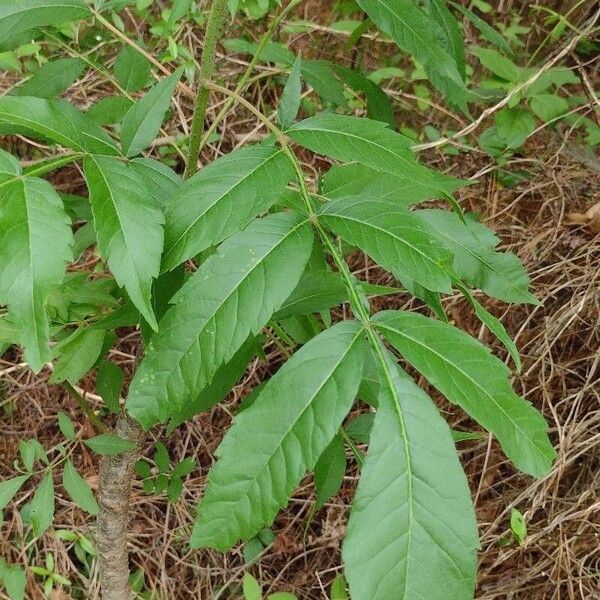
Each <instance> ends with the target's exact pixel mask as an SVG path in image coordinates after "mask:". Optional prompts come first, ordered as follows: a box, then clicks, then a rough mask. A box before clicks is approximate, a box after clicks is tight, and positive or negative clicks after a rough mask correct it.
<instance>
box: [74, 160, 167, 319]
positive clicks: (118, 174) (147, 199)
mask: <svg viewBox="0 0 600 600" xmlns="http://www.w3.org/2000/svg"><path fill="white" fill-rule="evenodd" d="M84 171H85V176H86V180H87V184H88V189H89V191H90V203H91V205H92V213H93V215H94V227H95V229H96V233H97V236H98V249H99V251H100V255H101V256H102V258H103V259H104V260H105V261H107V263H108V266H109V268H110V270H111V272H112V274H113V275H114V276H115V279H116V280H117V283H118V284H119V285H121V286H124V287H125V289H126V290H127V293H128V294H129V297H130V298H131V300H132V302H133V303H134V304H135V306H136V308H137V309H138V310H139V311H140V313H141V314H142V315H143V316H144V318H145V319H146V321H147V322H148V323H149V324H150V325H151V326H152V327H153V328H154V329H156V327H157V325H156V319H155V317H154V313H153V310H152V304H151V301H150V292H151V286H152V280H153V278H155V277H156V276H157V275H158V273H159V271H160V255H161V252H162V247H163V233H164V232H163V223H164V217H163V214H162V212H161V210H160V207H159V206H158V204H157V203H156V201H155V200H154V198H153V197H152V196H151V194H149V193H148V192H147V190H146V185H145V183H144V180H143V179H142V178H141V177H140V176H139V175H138V172H137V171H136V169H135V168H133V167H131V166H130V165H128V164H127V163H125V162H122V161H120V160H117V159H114V158H110V157H105V156H88V157H86V159H85V160H84Z"/></svg>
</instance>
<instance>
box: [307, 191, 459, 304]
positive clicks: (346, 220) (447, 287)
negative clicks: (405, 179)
mask: <svg viewBox="0 0 600 600" xmlns="http://www.w3.org/2000/svg"><path fill="white" fill-rule="evenodd" d="M319 219H320V220H321V222H322V223H324V224H325V225H326V226H327V227H328V228H329V229H331V230H332V231H334V232H335V233H336V234H337V235H339V236H340V237H341V238H342V239H343V240H345V241H346V242H348V243H350V244H353V245H356V246H358V247H359V248H361V249H362V250H364V251H365V252H366V253H367V254H368V255H369V256H370V257H371V258H373V259H374V260H375V261H377V262H378V263H379V264H380V265H381V266H382V267H383V268H384V269H387V270H388V271H391V272H392V273H393V274H394V275H395V276H396V277H397V278H398V279H402V278H403V277H408V278H410V279H412V280H414V281H416V282H417V283H420V284H421V285H422V286H424V287H425V288H427V289H429V290H433V291H439V292H445V293H450V292H451V291H452V285H451V277H450V274H449V270H448V267H449V266H450V264H451V259H452V257H451V255H450V253H449V252H445V251H443V250H440V249H439V245H438V244H437V243H436V239H435V237H434V235H433V232H432V230H431V229H430V228H429V227H428V226H424V225H425V224H424V223H423V222H422V221H420V220H419V219H418V218H417V217H415V216H414V215H413V213H410V212H409V211H407V210H405V209H403V208H402V207H398V205H397V203H395V202H393V201H389V200H379V201H377V200H364V199H363V198H362V197H361V196H358V197H354V198H352V197H349V198H342V199H340V200H335V201H333V202H330V203H328V204H325V205H324V206H323V208H322V209H321V211H320V214H319Z"/></svg>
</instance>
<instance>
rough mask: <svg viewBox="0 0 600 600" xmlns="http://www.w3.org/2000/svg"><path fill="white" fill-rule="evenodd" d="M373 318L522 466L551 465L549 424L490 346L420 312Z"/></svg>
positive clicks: (542, 468) (543, 468) (539, 470)
mask: <svg viewBox="0 0 600 600" xmlns="http://www.w3.org/2000/svg"><path fill="white" fill-rule="evenodd" d="M373 322H374V324H375V326H376V327H377V328H378V329H379V330H380V331H381V332H382V333H383V334H384V335H385V337H386V338H387V340H388V341H389V342H390V343H391V344H392V345H393V346H394V348H396V350H398V352H400V353H401V354H402V356H404V358H406V360H408V362H409V363H410V364H411V365H412V366H413V367H415V369H417V370H418V371H420V372H421V373H423V375H425V377H427V379H428V380H429V381H430V383H431V384H432V385H433V386H435V387H436V388H437V389H438V390H439V391H440V392H442V394H444V396H446V398H448V400H450V401H451V402H454V403H455V404H458V405H459V406H461V407H462V408H463V409H464V410H465V411H466V412H467V413H468V414H469V415H470V416H471V417H473V418H474V419H475V420H476V421H477V422H478V423H480V424H481V425H482V426H483V427H485V428H486V429H488V430H489V431H491V432H492V433H493V434H494V435H495V436H496V437H497V438H498V441H499V442H500V444H501V445H502V448H503V450H504V452H505V453H506V455H507V456H508V458H510V460H511V461H512V462H513V463H514V464H515V466H516V467H517V468H519V469H520V470H521V471H524V472H525V473H528V474H530V475H533V476H535V477H538V476H541V475H544V474H546V473H547V472H548V471H549V469H550V467H551V465H552V461H553V460H554V457H555V456H556V452H555V450H554V448H553V447H552V444H551V443H550V440H549V439H548V433H547V432H548V425H547V424H546V421H545V420H544V418H543V417H542V415H541V414H540V413H539V412H538V411H537V410H536V409H535V408H534V407H533V406H531V404H530V403H529V402H526V401H525V400H523V399H522V398H520V397H519V396H517V395H516V394H515V393H514V391H513V390H512V388H511V386H510V382H509V375H510V371H509V370H508V368H507V367H506V365H505V364H504V363H503V362H502V361H500V360H499V359H498V358H496V357H495V356H493V355H492V354H491V352H490V350H489V349H488V348H486V347H485V346H483V345H482V344H481V343H480V342H478V341H477V340H476V339H474V338H472V337H471V336H469V335H468V334H466V333H464V332H463V331H461V330H460V329H457V328H456V327H453V326H452V325H448V324H447V323H442V322H441V321H435V320H433V319H429V318H427V317H424V316H423V315H420V314H417V313H410V312H399V311H383V312H380V313H378V314H377V315H376V316H375V317H374V319H373Z"/></svg>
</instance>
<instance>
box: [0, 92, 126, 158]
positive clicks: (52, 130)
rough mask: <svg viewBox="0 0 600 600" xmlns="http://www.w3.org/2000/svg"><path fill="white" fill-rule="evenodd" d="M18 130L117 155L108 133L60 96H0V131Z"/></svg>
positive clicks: (88, 149) (0, 133)
mask: <svg viewBox="0 0 600 600" xmlns="http://www.w3.org/2000/svg"><path fill="white" fill-rule="evenodd" d="M12 133H21V134H23V135H28V136H31V137H34V138H39V139H43V140H50V141H52V142H55V143H56V144H60V145H61V146H64V147H65V148H71V149H73V150H77V151H79V152H97V153H98V154H108V155H113V156H114V155H118V154H119V149H118V148H117V146H116V145H115V143H114V142H113V141H112V139H111V138H110V136H109V135H108V134H107V133H106V132H105V131H104V130H103V129H101V128H100V127H98V125H96V123H94V121H93V120H91V119H90V118H88V117H87V116H86V115H85V114H83V113H82V112H80V111H79V110H77V109H76V108H75V107H74V106H72V105H71V104H69V103H68V102H65V101H64V100H61V99H52V100H47V99H45V98H34V97H32V96H4V97H2V98H0V135H2V134H12Z"/></svg>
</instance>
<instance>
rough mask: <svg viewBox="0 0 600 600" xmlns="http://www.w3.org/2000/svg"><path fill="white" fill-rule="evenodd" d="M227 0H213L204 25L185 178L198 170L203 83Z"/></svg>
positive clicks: (203, 111) (204, 101)
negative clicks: (204, 33)
mask: <svg viewBox="0 0 600 600" xmlns="http://www.w3.org/2000/svg"><path fill="white" fill-rule="evenodd" d="M226 9H227V0H213V3H212V6H211V8H210V15H209V16H208V23H207V25H206V36H205V37H204V49H203V51H202V59H201V61H200V74H199V76H198V94H197V96H196V102H195V105H194V116H193V117H192V130H191V133H190V152H189V155H188V160H187V164H186V166H185V173H184V177H185V179H188V178H189V177H191V176H192V175H193V174H194V173H195V172H196V171H197V170H198V158H199V156H200V142H201V140H202V133H203V132H204V117H205V115H206V107H207V106H208V95H209V93H210V90H209V89H208V88H207V87H206V85H204V83H205V82H206V81H207V80H209V79H210V78H211V77H212V75H213V72H214V70H215V55H216V52H217V42H218V41H219V35H220V34H221V29H222V28H223V25H224V23H225V17H226Z"/></svg>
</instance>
